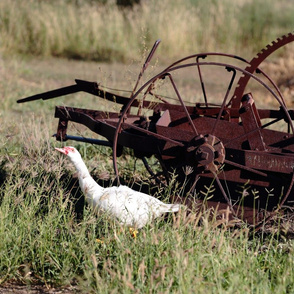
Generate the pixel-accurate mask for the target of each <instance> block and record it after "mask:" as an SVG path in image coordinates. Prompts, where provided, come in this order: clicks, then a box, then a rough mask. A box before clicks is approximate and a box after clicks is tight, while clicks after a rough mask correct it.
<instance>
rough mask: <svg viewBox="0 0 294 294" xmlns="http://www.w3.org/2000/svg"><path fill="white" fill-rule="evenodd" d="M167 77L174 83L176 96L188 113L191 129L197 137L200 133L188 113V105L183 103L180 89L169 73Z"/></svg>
mask: <svg viewBox="0 0 294 294" xmlns="http://www.w3.org/2000/svg"><path fill="white" fill-rule="evenodd" d="M167 76H168V77H169V79H170V81H171V83H172V86H173V88H174V90H175V92H176V94H177V96H178V99H179V101H180V103H181V105H182V107H183V108H184V111H185V113H186V116H187V118H188V120H189V123H190V125H191V128H192V130H193V132H194V134H195V136H198V131H197V129H196V127H195V125H194V123H193V120H192V119H191V116H190V114H189V112H188V110H187V107H186V105H185V104H184V102H183V99H182V97H181V95H180V93H179V91H178V89H177V87H176V84H175V82H174V80H173V78H172V76H171V74H169V73H168V74H167Z"/></svg>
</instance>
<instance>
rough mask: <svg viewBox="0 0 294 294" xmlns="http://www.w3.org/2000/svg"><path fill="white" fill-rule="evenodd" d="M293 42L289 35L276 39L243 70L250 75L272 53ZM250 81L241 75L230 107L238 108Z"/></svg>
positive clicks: (292, 35)
mask: <svg viewBox="0 0 294 294" xmlns="http://www.w3.org/2000/svg"><path fill="white" fill-rule="evenodd" d="M293 41H294V34H293V33H289V34H288V35H284V36H282V37H280V38H278V39H277V40H276V41H273V42H272V43H271V44H269V45H267V46H266V48H264V49H262V50H261V52H260V53H258V54H257V56H256V57H254V58H253V59H252V60H251V61H250V62H249V64H250V65H248V66H247V67H246V68H245V70H246V71H247V72H249V73H251V74H253V73H254V72H255V71H256V70H257V69H258V67H259V65H260V64H261V63H262V62H263V61H264V60H265V59H266V58H267V57H268V56H269V55H271V54H272V53H273V52H275V51H276V50H278V49H279V48H281V47H283V46H285V45H286V44H288V43H291V42H293ZM249 79H250V75H247V74H246V75H244V74H243V75H242V76H241V77H240V79H239V81H238V83H237V87H236V89H235V92H234V95H233V99H232V107H233V108H238V107H240V104H241V99H242V96H243V94H244V91H245V88H246V86H247V84H248V81H249Z"/></svg>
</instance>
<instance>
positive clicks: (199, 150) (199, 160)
mask: <svg viewBox="0 0 294 294" xmlns="http://www.w3.org/2000/svg"><path fill="white" fill-rule="evenodd" d="M187 151H188V154H189V155H190V156H189V160H191V159H192V160H193V159H194V160H193V161H194V162H195V163H196V165H197V166H198V167H202V168H203V169H204V171H210V172H216V171H217V170H218V169H219V168H220V166H221V165H222V164H223V163H224V161H225V147H224V145H223V143H222V142H221V140H220V139H218V138H217V137H216V136H213V135H210V134H207V135H204V136H203V135H200V136H197V137H196V138H194V140H193V141H192V142H191V145H190V146H189V147H188V149H187Z"/></svg>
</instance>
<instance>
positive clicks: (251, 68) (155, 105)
mask: <svg viewBox="0 0 294 294" xmlns="http://www.w3.org/2000/svg"><path fill="white" fill-rule="evenodd" d="M292 41H294V36H293V34H292V33H290V34H288V35H287V36H283V37H281V38H279V39H277V40H276V41H275V42H273V43H272V44H271V45H269V46H267V47H266V49H264V50H262V51H261V53H259V54H258V55H257V57H255V58H253V59H252V60H251V61H250V62H249V61H246V60H245V59H244V58H241V57H238V56H235V55H230V54H223V53H215V52H213V53H201V54H194V55H191V56H188V57H185V58H183V59H181V60H178V61H176V62H174V63H173V64H171V65H170V66H169V67H167V68H166V69H164V70H163V71H161V72H160V73H158V74H157V75H155V76H154V77H153V78H151V79H149V80H148V81H147V82H145V83H141V78H142V76H143V74H144V72H145V70H146V68H147V67H148V64H149V62H150V60H151V59H152V56H153V54H154V52H155V51H156V48H157V47H158V45H159V42H160V41H156V43H155V44H154V46H153V48H152V50H151V52H150V54H149V55H148V57H147V59H146V61H145V63H144V64H143V67H142V69H141V71H140V73H139V76H138V80H137V83H136V85H135V87H134V89H133V90H132V92H131V93H132V94H131V96H130V97H124V96H120V95H117V94H114V93H110V92H108V91H106V90H104V89H103V88H102V87H101V86H99V84H97V83H95V82H88V81H82V80H76V84H75V85H72V86H68V87H64V88H60V89H56V90H53V91H49V92H45V93H41V94H37V95H34V96H30V97H26V98H23V99H20V100H18V103H22V102H28V101H34V100H37V99H43V100H46V99H51V98H55V97H59V96H63V95H68V94H71V93H74V92H78V91H83V92H87V93H89V94H92V95H96V96H98V97H101V98H102V99H105V100H108V101H110V102H115V103H118V104H121V105H122V108H121V111H120V112H119V113H112V112H105V111H100V110H93V109H83V108H73V107H67V106H56V110H55V117H56V118H57V119H58V127H57V133H56V139H57V140H59V141H66V140H68V139H70V140H77V141H84V142H87V143H92V144H99V145H104V146H110V147H112V148H113V166H114V171H115V173H116V175H117V178H118V179H119V170H118V164H117V161H118V157H119V156H120V155H121V154H122V150H123V148H125V147H127V148H131V149H133V150H134V156H135V157H137V158H140V159H142V160H143V163H144V165H145V167H146V169H147V171H148V172H149V173H150V175H151V179H153V180H155V181H156V182H157V183H159V184H161V185H167V184H168V183H169V181H170V175H171V174H172V173H174V174H176V175H177V180H178V181H179V182H181V183H182V184H183V185H184V189H185V192H186V194H185V195H187V196H181V197H179V196H178V197H175V196H174V195H173V196H171V201H177V202H182V203H186V204H188V205H189V206H193V205H196V206H199V205H201V207H204V206H205V207H212V208H213V209H220V211H227V210H228V211H229V216H230V218H239V219H243V220H245V221H247V222H248V223H250V224H252V225H254V226H256V227H260V224H261V222H262V221H264V220H266V221H267V220H269V219H270V218H271V217H272V216H273V215H274V213H276V212H277V211H278V210H279V211H280V210H281V209H283V208H284V207H292V206H293V204H292V203H293V200H294V191H293V182H294V176H293V169H294V137H293V130H294V128H293V122H292V121H293V119H294V111H293V110H292V109H289V108H288V107H287V105H286V103H285V99H284V98H283V96H282V94H281V92H280V90H279V89H278V87H277V85H276V84H275V83H274V81H273V80H272V79H271V78H270V77H269V76H268V75H267V74H266V73H265V72H263V71H262V69H261V68H260V67H259V66H260V65H261V64H262V62H263V61H264V60H265V59H266V58H267V57H268V56H269V55H270V54H271V53H273V52H275V51H276V50H277V49H279V48H281V47H282V46H284V45H286V44H288V43H290V42H292ZM216 57H217V58H221V60H223V59H224V58H225V59H230V60H233V61H237V62H238V63H237V64H235V63H234V62H230V63H228V62H216V61H215V58H216ZM211 58H214V59H213V60H212V61H210V59H211ZM208 59H209V60H208ZM240 63H242V64H245V65H244V67H242V66H240ZM211 66H214V67H216V68H223V69H224V70H225V71H226V72H227V74H228V77H229V78H228V79H227V81H229V82H228V85H227V87H226V89H225V91H224V95H223V100H222V102H221V103H220V104H212V103H210V102H209V95H208V85H207V84H205V78H204V74H203V73H202V70H203V69H205V68H206V67H211ZM186 69H189V70H191V71H192V73H193V75H194V74H195V76H197V74H198V83H199V84H200V87H199V88H200V92H201V93H202V95H201V96H203V99H204V101H202V102H201V101H193V103H192V105H191V103H190V104H189V105H187V103H186V102H185V94H184V93H183V92H182V91H181V89H180V87H179V86H178V81H177V76H178V75H180V74H178V73H180V72H181V70H186ZM237 77H239V80H238V81H237V80H236V79H237ZM250 80H253V81H255V82H256V83H257V84H258V85H259V86H260V87H262V88H263V89H264V90H265V91H267V92H268V94H269V95H270V96H271V97H272V99H273V100H275V102H276V104H277V105H278V106H277V107H275V108H273V109H259V108H258V107H257V104H256V101H257V100H258V97H255V94H254V91H253V90H254V89H253V90H252V89H250V91H248V90H247V85H248V82H249V81H250ZM162 83H165V84H167V85H168V86H169V90H170V92H172V93H173V95H174V96H173V97H174V100H173V101H174V102H171V100H168V97H166V96H165V95H162V94H161V93H160V91H158V89H160V86H158V84H159V85H161V84H162ZM195 83H196V82H195ZM234 87H235V88H234ZM231 92H232V93H231ZM198 96H199V95H198ZM145 110H148V112H147V111H146V112H144V111H145ZM146 113H148V114H146ZM69 122H73V123H78V124H83V125H85V126H86V127H88V128H89V129H90V130H92V131H93V132H94V133H95V134H98V135H100V136H103V137H104V138H105V140H98V139H95V138H84V137H82V136H81V137H75V136H71V135H67V128H68V124H69ZM278 123H280V124H281V123H282V124H284V125H285V126H286V128H285V129H284V130H277V128H275V126H276V124H278ZM151 156H155V157H156V158H157V159H158V162H159V163H160V171H153V170H152V168H151V166H150V165H149V164H148V158H150V157H151ZM209 187H210V188H211V189H210V188H209ZM203 189H204V190H205V189H206V192H205V191H204V192H203ZM203 205H204V206H203Z"/></svg>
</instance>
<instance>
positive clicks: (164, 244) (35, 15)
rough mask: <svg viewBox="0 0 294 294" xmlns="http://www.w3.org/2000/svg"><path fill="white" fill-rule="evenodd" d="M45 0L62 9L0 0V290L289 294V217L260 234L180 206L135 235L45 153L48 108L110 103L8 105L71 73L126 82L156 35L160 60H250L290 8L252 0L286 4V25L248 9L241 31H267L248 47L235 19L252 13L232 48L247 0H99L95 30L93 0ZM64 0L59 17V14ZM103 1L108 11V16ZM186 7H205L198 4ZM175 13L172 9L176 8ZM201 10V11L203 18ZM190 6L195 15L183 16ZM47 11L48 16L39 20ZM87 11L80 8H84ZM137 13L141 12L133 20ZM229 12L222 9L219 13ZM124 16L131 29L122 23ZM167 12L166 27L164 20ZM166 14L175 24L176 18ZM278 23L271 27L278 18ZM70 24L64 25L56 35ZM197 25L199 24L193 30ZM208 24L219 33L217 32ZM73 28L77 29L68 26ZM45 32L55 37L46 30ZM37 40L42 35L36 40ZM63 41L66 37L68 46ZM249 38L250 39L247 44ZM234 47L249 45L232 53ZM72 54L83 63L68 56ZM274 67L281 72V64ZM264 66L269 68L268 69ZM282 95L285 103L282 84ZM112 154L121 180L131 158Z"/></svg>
mask: <svg viewBox="0 0 294 294" xmlns="http://www.w3.org/2000/svg"><path fill="white" fill-rule="evenodd" d="M54 2H55V3H56V7H59V6H61V7H63V9H64V10H61V12H60V15H59V14H58V13H56V10H55V9H56V7H55V8H52V5H50V4H48V2H46V1H29V2H28V3H29V4H30V5H26V4H24V3H25V2H23V1H11V2H10V1H1V3H0V35H1V56H0V76H1V79H0V101H1V104H2V106H1V108H0V240H1V241H0V293H6V292H8V290H10V289H11V288H13V287H15V291H16V289H17V286H19V285H24V288H22V289H21V290H19V293H23V292H24V291H26V290H28V291H33V290H34V289H35V288H34V287H35V285H41V287H42V288H41V289H43V291H44V292H45V290H46V289H53V288H56V289H58V291H61V290H63V291H65V293H71V292H72V293H75V292H82V293H294V255H293V254H294V252H293V251H294V247H293V246H294V243H293V240H292V239H291V238H290V237H289V235H288V234H287V229H288V228H289V227H290V226H292V224H291V223H287V222H286V223H284V224H283V226H280V225H279V221H280V219H277V220H276V223H275V227H274V229H273V230H272V232H271V234H266V233H265V232H263V233H260V234H258V235H252V234H250V231H249V227H248V226H247V225H246V224H244V225H242V226H241V227H238V228H235V227H234V226H233V224H232V223H230V222H228V221H227V220H226V219H225V218H224V219H222V220H216V219H213V218H212V219H211V218H209V217H208V213H206V212H203V213H198V214H197V213H192V214H191V215H189V217H187V216H185V215H184V214H180V215H178V216H177V217H175V216H172V215H171V216H170V217H169V218H168V220H167V221H162V220H157V221H156V222H154V223H153V224H152V225H150V226H148V227H146V228H144V229H142V230H141V231H140V232H139V234H138V236H137V238H136V239H133V238H132V237H131V236H130V234H129V232H128V229H127V228H125V227H121V226H119V225H118V224H117V223H116V222H115V221H113V220H111V219H109V217H108V216H107V215H102V216H100V217H97V216H96V215H95V214H93V213H92V211H91V210H90V209H89V208H88V207H87V206H84V205H83V197H82V195H81V193H80V190H79V188H78V183H77V180H76V178H75V177H74V169H73V167H72V166H71V164H70V163H69V162H68V161H66V160H65V159H64V158H62V157H61V156H60V154H57V152H56V151H54V147H55V146H60V145H61V144H60V143H59V142H56V141H55V139H54V138H52V134H53V133H55V132H56V127H57V120H56V119H54V107H55V105H71V106H77V107H87V108H93V109H94V108H96V109H99V110H103V109H107V110H109V108H110V107H111V110H113V111H117V110H118V109H119V107H117V106H115V105H111V106H109V104H107V103H105V102H101V101H99V100H97V99H98V98H95V97H92V96H91V95H85V94H81V93H77V94H75V95H70V96H67V97H61V98H58V99H57V100H49V101H36V102H33V103H27V104H21V105H20V104H17V103H16V100H17V99H19V98H22V97H26V96H29V95H33V94H36V93H39V92H42V91H47V90H50V89H54V88H58V87H62V86H66V85H70V84H72V83H73V80H74V79H75V78H80V79H85V80H89V81H99V82H101V83H102V84H104V85H107V86H109V87H114V88H123V89H128V90H129V89H132V86H133V85H134V81H135V80H136V78H137V75H138V72H139V70H140V66H141V60H143V59H144V57H145V55H146V52H147V51H148V49H149V48H150V44H152V43H153V41H154V37H156V38H157V36H158V37H160V35H163V36H164V38H163V43H165V44H162V45H163V46H162V47H160V51H159V52H158V58H160V56H164V57H163V59H162V60H163V62H164V63H166V60H165V58H167V59H168V60H169V61H173V60H174V59H172V58H175V57H176V56H177V57H182V56H184V55H185V53H191V51H192V52H193V53H194V52H199V51H202V50H203V51H209V50H214V49H216V50H222V51H226V50H227V49H228V48H229V50H231V51H230V53H236V54H240V55H242V56H244V57H246V58H248V59H250V58H251V57H252V55H251V53H250V51H251V50H252V51H254V52H255V53H256V52H257V51H259V49H260V48H262V47H264V46H265V45H266V44H267V43H268V42H269V41H271V40H273V39H275V38H276V37H277V36H278V35H280V32H281V31H282V34H286V33H288V32H289V31H291V29H290V30H289V29H288V28H287V27H288V26H289V24H290V23H291V22H290V17H289V18H287V17H288V13H289V15H290V13H291V9H292V8H291V7H284V5H287V2H285V3H284V2H283V1H282V2H283V3H282V4H281V6H276V5H277V4H276V2H274V1H270V2H271V4H272V5H266V6H265V5H264V2H265V1H256V2H255V3H256V8H255V10H256V11H259V13H260V11H261V10H262V9H261V8H265V10H264V12H263V13H264V14H266V13H268V14H269V15H271V13H273V12H272V10H276V11H277V9H281V7H282V8H284V9H288V10H284V11H287V12H286V13H285V15H284V22H285V23H284V22H283V21H282V16H279V14H275V16H277V17H275V18H274V19H273V22H274V24H275V31H271V30H270V28H271V25H273V24H268V25H262V23H261V22H259V21H258V20H265V19H267V17H266V16H263V15H256V18H254V17H253V16H254V15H255V14H254V13H253V12H252V13H250V15H252V14H253V16H252V19H251V21H256V22H257V23H256V28H257V29H256V31H252V32H251V33H252V35H251V36H252V38H253V36H254V38H255V39H254V40H255V41H256V40H257V39H258V42H259V41H260V42H262V41H264V40H259V36H260V35H258V33H257V31H258V26H260V28H259V29H260V30H261V31H260V34H261V35H262V36H263V37H264V38H265V39H266V41H265V42H263V43H262V44H261V45H260V47H258V49H257V50H255V48H254V47H255V45H256V46H259V43H258V42H257V41H256V42H255V41H252V40H250V39H247V40H246V38H245V36H247V37H248V36H249V35H248V34H247V33H245V32H246V31H245V29H248V31H250V29H249V28H245V24H249V23H251V22H244V21H243V24H244V28H243V31H241V32H243V34H244V35H243V39H242V42H244V43H242V45H241V43H239V42H238V41H236V39H234V38H235V37H236V35H237V25H236V26H235V24H237V23H238V21H239V18H238V17H236V16H239V14H237V12H238V13H241V10H240V11H239V10H238V7H239V6H241V7H243V8H244V7H245V8H246V7H247V8H246V9H248V10H250V9H253V8H254V7H255V6H252V3H253V1H249V2H248V3H249V4H248V5H245V1H236V3H237V4H238V5H239V6H238V5H237V6H236V7H234V6H232V7H231V9H226V8H228V6H225V5H228V3H229V2H230V1H224V4H223V5H224V6H217V4H216V3H218V2H216V1H209V2H211V3H212V4H213V5H211V6H209V7H208V6H205V5H204V2H205V3H206V1H203V2H202V1H191V2H192V5H194V6H193V7H194V8H193V9H190V10H187V9H186V10H184V8H185V5H184V4H183V3H181V1H171V2H172V3H173V4H174V6H171V7H170V8H169V10H168V11H169V13H171V14H166V16H164V14H160V13H159V12H160V11H163V10H164V9H165V7H166V5H168V4H167V3H168V1H162V2H161V1H160V3H159V2H156V3H157V5H159V7H157V8H158V9H156V11H155V10H153V9H154V8H151V7H153V6H151V5H150V6H148V5H147V4H146V5H145V4H143V7H142V8H141V9H142V10H143V12H144V13H143V12H140V11H137V10H136V11H133V12H131V14H130V15H123V14H122V15H121V12H119V11H118V10H117V9H116V8H115V7H113V6H110V7H112V8H113V9H110V8H109V7H103V6H101V7H100V8H99V9H101V10H102V15H103V18H105V19H102V20H103V21H102V20H101V24H100V23H99V26H97V27H96V26H94V23H93V21H94V19H95V20H97V19H99V17H98V14H97V13H98V12H97V11H98V9H97V11H96V10H93V9H92V10H93V11H92V10H91V11H92V12H91V13H93V15H92V14H89V10H87V9H88V8H89V7H90V4H84V5H81V6H77V7H76V8H75V9H74V7H73V6H65V4H63V2H61V1H57V0H56V1H54ZM77 2H78V1H77ZM11 3H12V4H11ZM64 3H65V2H64ZM152 3H153V2H152ZM154 3H155V2H154ZM154 3H153V4H154ZM267 3H268V2H267ZM250 4H251V6H250ZM109 5H112V4H111V3H110V4H109ZM161 5H162V6H161ZM179 7H181V9H183V10H180V8H179ZM182 7H184V8H182ZM205 8H206V9H205ZM65 9H66V11H67V14H68V17H67V18H64V19H63V20H62V22H61V19H62V16H63V15H64V11H65ZM104 9H106V10H107V9H108V10H107V12H108V13H107V14H106V13H105V10H104ZM136 9H138V10H139V8H136ZM172 9H174V10H172ZM194 9H195V10H197V9H198V10H200V11H202V12H203V13H196V12H197V11H196V12H195V11H194ZM201 9H202V10H201ZM255 10H254V11H255ZM28 11H30V13H28ZM44 11H46V13H45V12H44ZM99 11H100V10H99ZM173 11H178V12H179V15H175V13H172V12H173ZM204 11H205V13H207V14H206V15H203V14H204ZM250 11H251V10H250ZM82 12H83V13H82ZM212 12H213V13H214V14H213V16H214V17H211V19H213V21H208V19H207V18H208V16H207V15H211V13H212ZM140 13H143V14H140ZM148 13H151V14H152V15H153V17H154V18H152V19H151V21H153V22H154V24H153V25H150V26H149V29H148V30H144V27H143V25H142V24H143V23H144V21H145V23H146V22H147V19H148V17H147V15H148ZM156 13H157V14H156ZM181 13H186V14H181ZM190 13H192V14H193V16H195V15H197V17H195V19H193V20H192V18H191V14H190ZM230 13H231V14H230ZM256 13H257V12H256ZM45 14H46V15H47V16H48V17H42V16H44V15H45ZM85 14H86V15H88V16H89V17H87V18H85V17H82V16H83V15H85ZM137 14H138V15H139V16H140V17H137V18H136V17H135V16H136V15H137ZM228 15H229V16H231V17H226V16H228ZM233 15H235V17H234V18H233V17H232V16H233ZM4 16H5V17H4ZM143 16H144V17H145V19H144V18H143ZM173 16H174V17H173ZM257 16H258V17H257ZM177 17H179V19H177ZM183 17H184V19H191V22H190V24H189V25H188V24H186V23H185V24H184V22H181V19H183ZM201 17H203V19H201ZM244 17H245V16H244ZM263 17H264V18H263ZM13 18H15V19H16V20H17V21H16V23H15V24H13V23H12V22H11V19H13ZM107 18H110V19H111V20H113V21H112V22H111V21H109V19H107ZM20 19H22V21H23V22H20ZM287 19H288V20H289V22H288V23H286V22H287ZM49 20H50V21H49ZM126 20H128V24H129V26H126V23H125V21H126ZM204 20H206V21H207V23H205V22H203V21H204ZM243 20H244V19H243ZM33 21H35V22H36V23H34V22H33ZM91 21H92V27H91V28H92V31H91V34H92V39H91V40H93V34H94V35H95V34H96V33H97V35H98V36H99V38H98V40H96V42H97V43H95V42H94V41H93V44H92V45H91V46H93V47H90V49H91V50H90V51H87V50H85V48H88V47H89V42H90V39H87V37H85V36H86V35H87V34H85V32H84V31H79V28H81V27H85V29H87V28H89V27H88V26H90V23H91ZM140 21H142V22H140ZM169 21H170V22H171V23H170V25H168V26H166V25H165V24H166V23H169ZM174 21H175V22H180V23H181V25H179V26H176V25H175V24H174V23H173V22H174ZM194 21H195V23H194ZM292 21H293V20H292ZM3 22H4V23H5V26H4V27H3ZM40 23H41V24H42V25H40ZM158 23H159V24H160V25H159V27H160V30H158V31H156V30H155V29H156V28H157V27H158V26H157V25H155V24H158ZM224 23H225V25H224ZM278 23H279V24H281V25H280V26H278V25H277V24H278ZM21 24H24V25H23V26H22V25H21ZM106 24H107V25H106ZM200 24H201V26H200ZM54 25H56V27H54ZM102 26H103V30H102V29H101V28H102ZM111 26H113V27H111ZM116 26H117V27H118V28H121V30H119V31H118V35H116V37H112V39H110V40H108V39H107V37H106V36H105V35H103V34H109V35H112V34H111V33H113V30H114V27H115V28H116ZM69 27H71V31H70V32H69V33H68V35H64V32H65V31H66V30H67V29H68V28H69ZM203 27H206V28H207V29H208V30H210V32H209V34H208V36H209V38H206V37H205V36H204V35H202V36H200V35H199V31H201V29H203ZM292 27H293V25H292ZM28 28H30V32H31V34H32V35H30V37H29V36H28V35H27V33H24V32H27V31H28ZM56 28H59V29H60V30H57V29H56ZM196 28H197V30H198V31H193V30H192V29H195V30H196ZM216 28H222V30H220V31H218V32H217V31H216V30H217V29H216ZM285 28H286V29H285ZM49 29H50V30H52V31H50V30H49ZM152 29H153V30H155V31H154V32H153V31H152ZM187 29H190V30H192V31H188V32H187V34H186V35H187V36H189V35H193V34H194V35H197V38H199V40H200V41H199V42H196V38H195V39H194V41H191V44H190V43H189V42H187V39H185V40H182V41H181V35H182V38H184V36H183V34H182V33H181V32H182V31H185V30H187ZM23 30H24V31H23ZM63 30H64V31H63ZM108 30H109V31H108ZM124 30H126V31H124ZM228 30H230V31H231V34H230V32H228ZM234 30H236V31H234ZM77 31H79V35H77V34H72V32H77ZM102 31H103V32H102ZM147 31H148V34H147V33H146V32H147ZM50 32H54V34H53V33H52V35H50ZM58 32H60V34H58ZM239 32H240V30H239ZM100 33H101V35H99V34H100ZM254 34H257V35H256V36H255V35H254ZM186 35H185V36H186ZM241 35H242V34H241ZM272 35H274V36H273V37H271V36H272ZM36 36H38V37H36ZM211 36H213V37H211ZM215 36H217V38H214V37H215ZM234 36H235V37H234ZM84 37H85V38H86V39H84ZM230 37H231V38H230ZM30 38H32V40H34V42H32V44H33V43H34V44H35V48H32V44H30V40H31V39H30ZM64 38H65V39H64ZM71 38H72V39H71ZM79 38H80V39H79ZM101 38H102V39H103V40H105V46H106V49H105V48H104V49H105V51H103V50H104V49H103V50H102V51H99V50H98V49H99V48H100V47H99V46H100V45H101V44H99V39H101ZM109 38H110V37H109ZM240 38H241V37H240ZM36 39H37V40H39V41H40V42H39V43H38V42H35V40H36ZM58 40H59V41H58ZM240 40H241V39H240ZM240 40H239V41H240ZM77 41H81V42H80V43H79V42H77ZM22 42H23V44H22ZM58 42H59V43H58ZM70 42H72V44H74V46H72V47H71V46H70ZM246 42H247V43H246ZM254 42H255V43H256V44H254V46H252V47H251V46H250V45H252V43H254ZM110 44H113V45H112V46H110ZM175 44H176V45H175ZM244 44H246V46H248V47H249V46H250V47H251V48H252V49H250V50H249V49H248V50H247V52H245V51H242V48H244V46H245V45H244ZM77 45H79V46H77ZM231 45H232V47H230V46H231ZM63 46H65V47H63ZM73 48H74V49H75V50H73ZM97 48H98V49H97ZM113 48H115V50H113ZM173 48H177V50H174V49H173ZM246 49H247V47H246ZM116 50H118V51H119V53H118V54H117V51H116ZM235 50H236V51H235ZM93 52H94V53H93ZM97 52H102V53H100V54H102V55H101V56H97V55H96V53H97ZM107 52H108V53H107ZM289 52H291V51H286V52H285V51H284V52H283V53H282V54H284V55H283V56H284V57H285V56H286V60H287V61H288V62H287V63H288V66H289V67H290V65H291V64H293V63H291V62H293V55H291V53H289ZM165 53H166V54H165ZM34 54H35V56H34ZM67 54H68V55H67ZM107 54H108V55H107ZM244 54H245V55H244ZM52 56H53V57H52ZM56 56H59V57H61V56H62V58H56ZM114 56H115V57H114ZM71 57H72V58H75V59H77V58H85V59H88V61H83V60H80V61H79V60H73V59H72V58H71ZM91 59H92V60H93V59H94V60H104V61H112V62H113V61H115V60H120V61H124V64H121V63H119V64H118V63H114V62H113V63H102V62H99V63H98V62H94V61H89V60H91ZM159 63H160V62H159ZM283 64H284V65H285V63H282V65H283ZM278 65H279V64H278V63H273V64H271V65H269V69H270V68H271V67H270V66H273V67H272V68H274V69H276V68H277V67H278ZM160 66H161V65H160V64H157V63H156V62H155V65H153V64H152V65H151V68H150V70H151V73H147V74H150V75H152V74H154V72H156V71H158V69H159V68H160ZM286 66H287V64H286V65H285V67H286ZM285 67H283V68H285ZM278 68H279V72H281V73H282V74H283V71H282V70H280V68H281V66H279V67H278ZM272 73H273V75H275V76H276V75H277V71H273V72H272ZM213 77H214V76H213ZM216 80H217V79H216ZM287 99H288V101H290V103H293V102H291V99H292V101H293V96H292V94H291V93H290V94H289V95H288V96H287ZM98 101H99V102H98ZM104 103H105V104H104ZM292 105H293V104H292ZM72 132H73V133H75V134H77V135H79V134H81V133H83V135H85V136H87V134H89V135H90V133H88V132H89V131H87V130H86V129H85V128H82V127H79V126H76V127H75V128H74V129H72ZM69 144H72V145H74V146H76V147H77V148H78V149H79V150H80V152H81V154H82V156H83V158H84V160H85V162H86V164H87V166H88V167H89V169H90V171H91V173H92V175H93V176H94V178H95V179H99V178H101V177H102V176H103V175H104V176H106V177H109V178H110V180H111V179H113V168H112V155H111V149H108V148H107V147H97V146H92V145H90V144H84V143H74V142H70V143H69ZM121 160H122V162H121V166H123V167H124V168H123V171H124V172H125V173H126V177H128V176H129V175H131V174H132V172H133V169H134V165H135V162H134V160H133V159H132V157H131V156H130V154H128V153H126V154H125V155H124V156H123V158H122V159H121ZM147 177H148V175H147V174H146V171H145V170H144V169H143V168H141V167H140V165H137V169H136V174H135V179H136V180H137V181H138V182H140V180H144V179H146V178H147ZM130 180H131V181H132V180H133V179H130ZM170 193H181V189H180V188H179V190H176V191H171V188H170V187H169V188H167V189H165V190H162V191H161V193H160V197H161V198H162V199H166V198H167V197H168V195H169V194H170ZM97 239H99V240H102V241H103V242H99V241H97ZM16 285H17V286H16ZM21 291H23V292H21ZM52 291H53V290H52ZM16 293H17V292H16Z"/></svg>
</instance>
